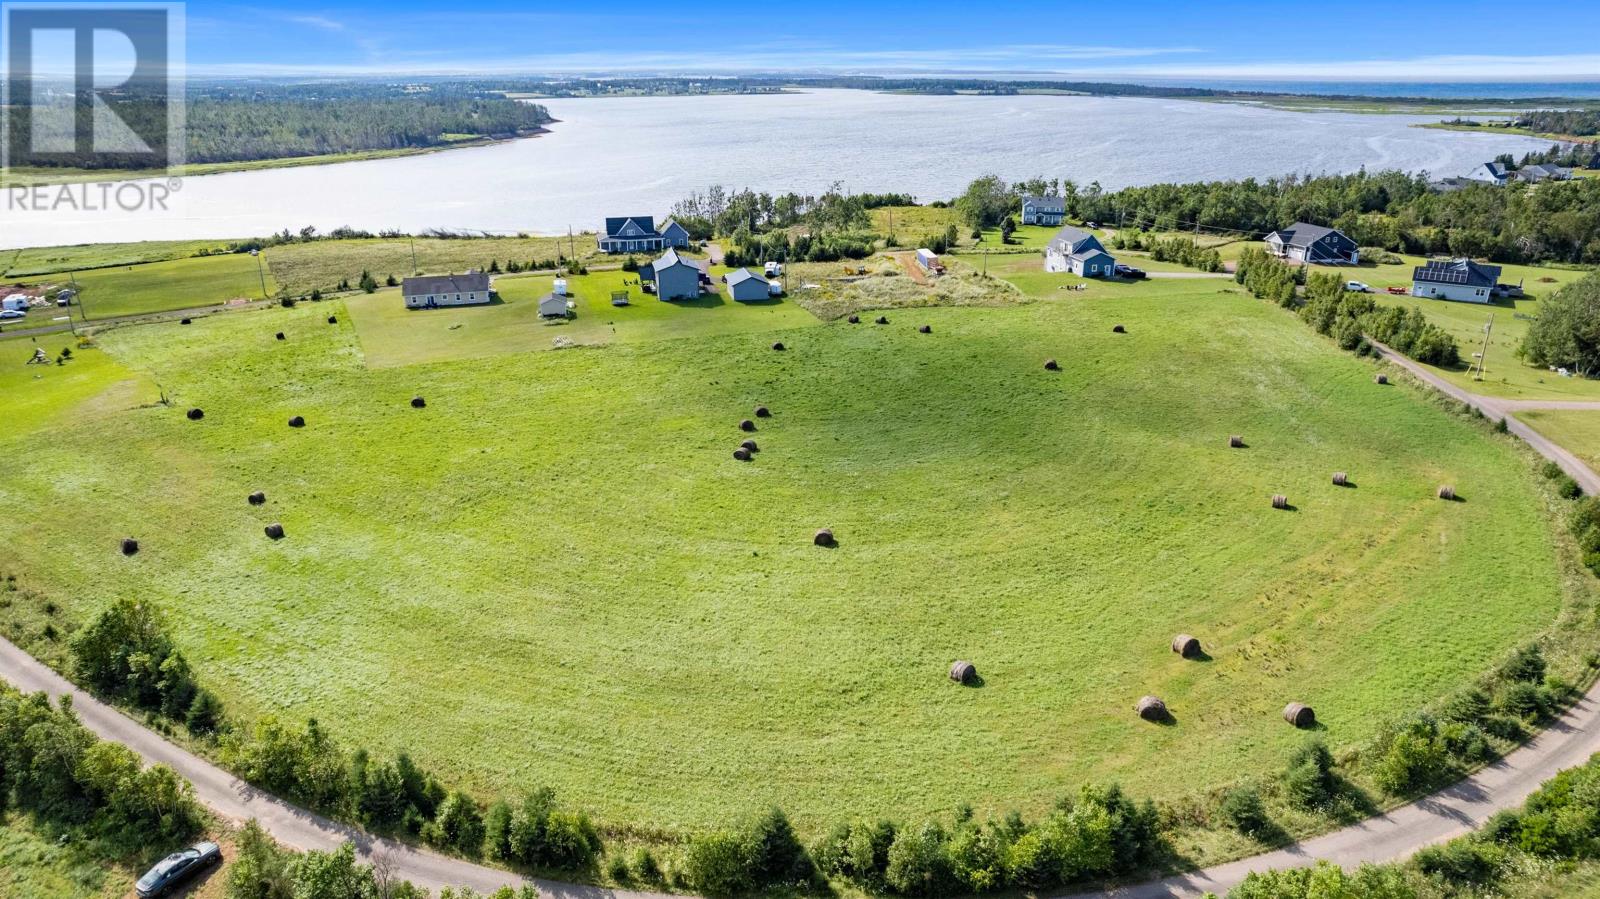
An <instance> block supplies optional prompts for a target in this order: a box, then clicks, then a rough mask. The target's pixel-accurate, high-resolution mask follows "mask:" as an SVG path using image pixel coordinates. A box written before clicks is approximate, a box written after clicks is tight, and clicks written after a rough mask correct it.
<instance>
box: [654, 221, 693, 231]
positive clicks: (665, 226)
mask: <svg viewBox="0 0 1600 899" xmlns="http://www.w3.org/2000/svg"><path fill="white" fill-rule="evenodd" d="M668 228H677V229H678V230H679V231H682V232H683V233H685V234H688V233H689V229H688V228H685V227H684V226H682V225H680V224H678V220H677V219H671V218H669V219H667V220H666V221H664V222H662V223H661V233H662V234H665V233H667V229H668Z"/></svg>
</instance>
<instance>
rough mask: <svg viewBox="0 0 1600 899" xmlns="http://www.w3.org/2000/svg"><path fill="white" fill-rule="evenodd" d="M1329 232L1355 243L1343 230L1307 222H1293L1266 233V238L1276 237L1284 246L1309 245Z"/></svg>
mask: <svg viewBox="0 0 1600 899" xmlns="http://www.w3.org/2000/svg"><path fill="white" fill-rule="evenodd" d="M1330 234H1337V235H1339V237H1340V238H1341V239H1343V240H1346V241H1349V242H1350V243H1355V241H1352V240H1350V238H1348V237H1345V236H1344V232H1342V231H1340V230H1339V229H1337V228H1327V227H1324V226H1322V225H1313V224H1311V223H1309V222H1295V223H1294V224H1292V225H1290V226H1289V227H1287V228H1280V229H1279V230H1277V231H1274V232H1272V233H1271V234H1268V235H1267V239H1268V240H1271V239H1272V238H1274V237H1276V238H1278V240H1279V241H1281V242H1282V243H1283V245H1284V246H1286V247H1309V246H1311V245H1312V244H1314V243H1316V242H1317V241H1319V240H1322V239H1323V238H1325V237H1327V236H1329V235H1330Z"/></svg>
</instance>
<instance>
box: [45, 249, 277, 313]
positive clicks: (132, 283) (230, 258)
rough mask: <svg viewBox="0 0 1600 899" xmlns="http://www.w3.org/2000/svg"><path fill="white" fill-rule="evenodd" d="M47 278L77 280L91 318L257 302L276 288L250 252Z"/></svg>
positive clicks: (65, 282)
mask: <svg viewBox="0 0 1600 899" xmlns="http://www.w3.org/2000/svg"><path fill="white" fill-rule="evenodd" d="M263 278H264V279H265V287H266V289H265V291H263V290H262V282H263ZM47 280H49V281H51V282H52V283H55V284H59V285H61V286H69V285H71V284H72V283H73V282H76V283H77V286H78V288H79V291H80V305H81V306H82V312H83V314H84V315H87V316H88V317H89V318H90V319H91V320H93V319H99V318H111V317H114V316H118V315H137V314H143V313H148V312H163V311H166V310H169V309H191V308H196V307H200V306H211V305H216V304H220V303H227V302H229V301H231V300H240V299H243V300H259V299H262V297H263V296H269V297H270V296H272V295H273V293H275V292H276V291H277V289H278V285H277V283H276V282H274V281H273V279H272V273H271V272H270V271H266V270H265V269H260V268H258V264H257V261H256V257H254V256H251V255H249V254H248V253H228V254H224V255H220V256H197V257H194V258H191V259H174V260H171V261H168V262H151V263H146V264H143V265H126V266H118V267H116V268H97V269H87V270H83V271H78V272H73V273H71V274H70V275H52V276H49V277H48V279H47Z"/></svg>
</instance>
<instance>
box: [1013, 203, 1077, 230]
mask: <svg viewBox="0 0 1600 899" xmlns="http://www.w3.org/2000/svg"><path fill="white" fill-rule="evenodd" d="M1066 217H1067V201H1066V200H1063V199H1061V198H1060V197H1023V198H1022V223H1023V224H1024V225H1051V226H1055V225H1059V224H1061V220H1062V219H1064V218H1066Z"/></svg>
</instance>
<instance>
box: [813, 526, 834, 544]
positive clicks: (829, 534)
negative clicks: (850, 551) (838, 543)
mask: <svg viewBox="0 0 1600 899" xmlns="http://www.w3.org/2000/svg"><path fill="white" fill-rule="evenodd" d="M811 542H812V543H814V544H816V545H817V546H833V545H834V543H835V541H834V539H833V529H832V528H823V529H822V530H820V531H817V533H816V536H814V537H812V538H811Z"/></svg>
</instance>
